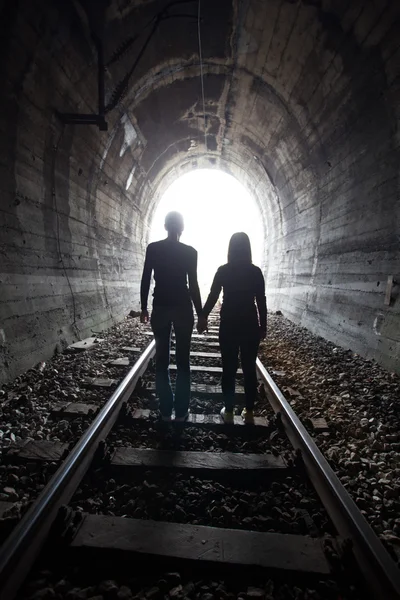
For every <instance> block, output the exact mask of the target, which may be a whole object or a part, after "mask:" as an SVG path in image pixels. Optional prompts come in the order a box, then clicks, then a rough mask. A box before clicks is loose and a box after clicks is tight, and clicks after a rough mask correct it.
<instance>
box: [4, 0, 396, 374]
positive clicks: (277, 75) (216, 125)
mask: <svg viewBox="0 0 400 600" xmlns="http://www.w3.org/2000/svg"><path fill="white" fill-rule="evenodd" d="M0 10H1V12H0V16H1V18H0V28H1V45H2V51H1V54H0V64H1V72H2V93H1V112H0V121H1V137H0V139H1V178H0V185H1V205H0V211H1V219H0V250H1V269H0V273H1V274H0V278H1V282H0V285H1V299H0V365H1V369H0V371H1V375H0V379H1V380H2V381H3V382H4V381H7V380H9V379H11V378H13V377H15V376H16V375H18V374H19V373H21V372H22V371H24V370H26V369H27V368H30V367H31V366H32V365H33V364H35V363H37V362H38V361H40V360H46V359H47V358H48V357H50V356H51V355H53V353H54V351H55V350H62V349H63V348H64V347H65V346H66V345H67V344H69V343H71V342H72V341H75V340H77V339H81V338H84V337H87V336H88V335H90V334H91V333H92V332H100V331H102V330H103V329H105V328H107V327H109V326H111V325H112V324H114V323H117V322H119V321H120V320H122V319H123V318H124V317H125V316H126V314H127V313H128V312H129V311H130V310H132V309H134V310H138V309H139V286H140V276H141V270H142V267H143V260H144V252H145V248H146V244H147V242H148V239H149V234H150V229H151V224H152V219H153V216H154V213H155V210H156V208H157V205H158V203H159V201H160V199H161V197H162V195H163V193H164V192H165V191H166V190H167V189H168V187H169V186H170V185H171V184H172V183H173V182H174V181H175V180H177V179H178V178H179V177H180V176H182V175H185V174H187V173H189V172H191V171H194V170H197V169H215V170H220V171H223V172H225V173H228V174H230V175H232V176H233V177H235V178H236V179H237V180H238V181H239V182H240V183H241V184H243V186H244V187H245V188H246V189H247V191H248V192H249V194H250V195H251V196H252V197H253V198H254V201H255V202H256V203H257V206H258V209H259V211H260V215H261V218H262V224H263V229H264V232H265V239H264V246H263V258H262V268H263V271H264V275H265V279H266V285H267V301H268V307H269V309H270V310H281V311H282V312H283V314H284V315H285V316H286V317H288V318H289V319H290V320H292V321H293V322H294V323H297V324H301V325H303V326H305V327H306V328H308V329H309V330H311V331H312V332H313V333H316V334H318V335H320V336H322V337H324V338H326V339H328V340H331V341H333V342H334V343H335V344H338V345H340V346H343V347H345V348H351V349H352V350H353V351H355V352H357V353H359V354H361V355H362V356H364V357H366V358H369V359H375V360H377V361H378V362H379V363H380V364H382V365H383V366H384V367H386V368H388V369H390V370H396V371H399V361H398V359H399V352H400V343H399V340H400V338H399V336H400V320H399V312H400V301H399V298H398V293H399V283H397V282H398V280H399V277H400V274H399V271H400V260H399V234H398V232H399V217H400V207H399V173H400V171H399V116H400V78H399V74H400V54H399V40H400V36H399V32H400V27H399V16H400V7H399V4H398V3H397V2H396V1H395V0H381V1H380V2H374V1H372V0H357V1H351V2H349V1H345V0H339V1H335V2H333V1H330V0H299V1H297V2H295V1H290V0H218V2H215V1H213V0H201V2H191V1H185V2H182V1H179V2H177V1H175V2H174V1H171V0H108V1H107V0H96V1H95V0H71V1H68V2H52V1H51V0H29V1H28V0H19V1H18V0H15V1H13V2H10V1H8V0H5V1H2V2H1V3H0ZM200 209H201V206H199V210H200ZM244 210H245V207H244ZM210 218H211V219H212V214H211V215H210ZM249 233H250V235H251V231H250V232H249Z"/></svg>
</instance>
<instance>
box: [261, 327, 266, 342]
mask: <svg viewBox="0 0 400 600" xmlns="http://www.w3.org/2000/svg"><path fill="white" fill-rule="evenodd" d="M266 337H267V330H266V329H263V328H262V327H260V340H265V338H266Z"/></svg>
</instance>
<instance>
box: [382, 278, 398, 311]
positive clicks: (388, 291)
mask: <svg viewBox="0 0 400 600" xmlns="http://www.w3.org/2000/svg"><path fill="white" fill-rule="evenodd" d="M394 285H396V281H395V279H394V277H393V275H389V277H388V280H387V284H386V294H385V301H384V304H385V305H386V306H390V302H391V300H392V289H393V286H394Z"/></svg>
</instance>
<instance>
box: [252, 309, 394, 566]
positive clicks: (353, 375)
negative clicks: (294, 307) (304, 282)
mask: <svg viewBox="0 0 400 600" xmlns="http://www.w3.org/2000/svg"><path fill="white" fill-rule="evenodd" d="M259 355H260V358H261V360H262V362H263V364H264V365H265V366H266V368H267V369H269V370H273V371H274V372H275V374H273V377H274V379H275V381H276V382H277V384H278V386H279V388H280V389H281V390H282V391H283V393H284V394H285V396H286V398H287V399H288V400H289V401H290V404H291V406H292V407H293V409H294V410H295V412H296V413H297V415H298V416H299V417H300V418H301V420H302V421H303V423H305V424H306V426H307V427H308V429H309V431H310V433H311V435H312V436H313V437H314V439H315V441H316V443H317V445H318V446H319V447H320V449H321V451H322V452H323V453H324V455H325V456H326V458H327V459H328V460H329V462H330V464H331V466H332V468H333V469H334V471H335V472H336V473H337V475H338V476H339V478H340V480H341V482H342V483H343V485H344V486H345V487H346V488H347V490H348V492H349V493H350V494H351V496H352V497H353V499H354V500H355V502H356V504H357V505H358V507H359V508H360V510H361V511H362V513H363V514H364V516H365V517H366V518H367V520H368V521H369V523H370V524H371V525H372V527H373V528H374V529H375V531H376V533H377V534H378V535H379V536H380V538H381V539H382V540H383V541H384V542H385V543H386V545H387V547H388V549H389V551H390V552H391V554H392V556H393V558H395V559H396V560H399V558H400V427H399V414H400V404H399V398H400V378H399V376H398V375H396V374H394V373H389V372H388V371H386V370H385V369H383V368H382V367H380V366H379V365H378V364H376V363H375V362H373V361H368V360H365V359H363V358H362V357H360V356H359V355H357V354H355V353H354V352H351V351H350V350H346V349H343V348H340V347H337V346H335V344H333V343H331V342H328V341H326V340H324V339H323V338H321V337H318V336H315V335H313V334H311V333H310V332H309V331H308V330H306V329H305V328H302V327H298V326H296V325H294V324H293V323H292V322H291V321H289V320H288V319H285V318H284V316H282V315H272V314H269V315H268V337H267V341H266V342H265V343H263V344H262V347H261V349H260V353H259ZM317 417H324V418H325V419H326V420H327V422H328V425H329V430H328V431H325V432H321V433H317V432H315V431H314V430H313V428H312V426H311V424H310V422H309V420H310V419H312V418H317Z"/></svg>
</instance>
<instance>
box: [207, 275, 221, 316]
mask: <svg viewBox="0 0 400 600" xmlns="http://www.w3.org/2000/svg"><path fill="white" fill-rule="evenodd" d="M221 289H222V280H221V270H220V269H218V271H217V272H216V273H215V277H214V281H213V282H212V286H211V290H210V293H209V294H208V298H207V302H206V303H205V305H204V308H203V313H204V316H205V317H206V318H207V317H208V315H209V314H210V312H211V311H212V309H213V308H214V306H215V304H216V302H217V300H218V298H219V295H220V293H221Z"/></svg>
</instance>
